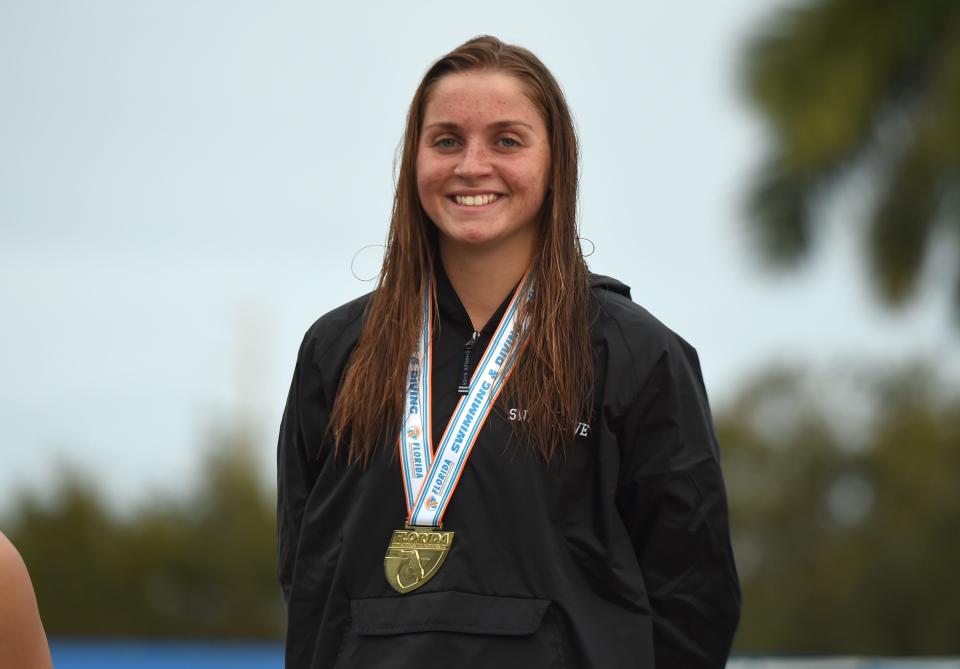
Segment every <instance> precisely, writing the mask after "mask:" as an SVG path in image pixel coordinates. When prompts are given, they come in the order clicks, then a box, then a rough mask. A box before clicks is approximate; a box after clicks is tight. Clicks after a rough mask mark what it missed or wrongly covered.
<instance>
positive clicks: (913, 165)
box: [740, 0, 960, 323]
mask: <svg viewBox="0 0 960 669" xmlns="http://www.w3.org/2000/svg"><path fill="white" fill-rule="evenodd" d="M740 75H741V81H742V86H743V89H744V93H745V94H746V96H747V98H748V99H749V101H750V102H751V103H752V104H753V106H754V108H755V109H757V110H758V111H759V112H760V113H761V115H762V117H763V119H764V120H765V121H766V122H767V126H768V130H769V139H770V141H769V148H768V156H767V159H766V161H765V162H764V165H763V168H762V170H761V172H760V174H759V176H758V178H757V180H756V183H755V184H754V186H753V188H752V194H751V197H750V207H749V209H750V220H751V223H752V225H753V231H754V232H755V233H756V234H755V238H756V241H757V242H758V248H759V249H760V250H761V252H762V255H763V256H764V257H765V258H767V259H768V260H769V261H771V263H772V264H774V265H780V266H789V265H792V264H796V263H798V262H799V261H801V260H802V259H804V258H806V257H807V256H808V254H809V252H810V250H811V248H812V247H813V242H814V239H815V233H816V231H817V227H818V223H819V221H820V220H821V219H822V218H823V216H822V214H821V212H820V211H819V207H820V205H821V204H822V203H823V202H824V201H825V196H826V195H829V194H830V193H831V192H833V191H835V190H836V189H837V187H840V186H844V185H846V181H847V179H848V177H849V176H850V175H851V173H854V172H857V171H859V172H863V171H866V172H867V173H868V174H869V181H870V183H871V185H872V190H873V195H872V197H871V198H870V199H871V200H872V209H871V211H870V213H869V215H868V219H869V220H868V221H867V224H866V231H865V234H864V251H865V254H866V257H867V260H868V262H869V266H870V269H871V275H872V279H873V285H874V286H875V287H876V289H877V292H878V294H879V295H880V296H881V297H882V298H884V300H885V301H886V302H887V303H889V304H891V305H894V306H899V305H902V304H905V303H906V302H908V301H909V299H910V298H911V297H913V295H914V290H915V288H916V285H917V279H918V277H919V275H920V272H921V270H922V269H923V268H924V266H925V263H928V262H929V261H930V258H931V253H930V252H931V249H932V247H933V246H934V245H938V246H940V247H942V248H945V249H947V252H946V253H945V255H947V256H949V258H950V260H951V261H952V265H953V272H954V278H953V281H954V306H955V313H956V315H957V317H958V323H960V262H958V261H960V2H957V1H956V0H911V1H910V2H904V1H903V0H813V1H810V2H803V3H797V4H795V5H792V6H791V7H789V8H788V9H785V10H781V11H780V12H778V13H777V14H775V15H774V16H773V17H772V18H771V20H770V21H769V24H768V25H766V26H764V27H763V29H761V30H760V31H759V32H758V33H757V35H756V36H754V37H753V38H752V39H751V40H750V41H749V43H748V44H747V46H746V48H745V49H744V52H743V62H742V66H741V72H740ZM849 224H851V225H857V226H859V225H860V224H861V221H856V220H852V221H849Z"/></svg>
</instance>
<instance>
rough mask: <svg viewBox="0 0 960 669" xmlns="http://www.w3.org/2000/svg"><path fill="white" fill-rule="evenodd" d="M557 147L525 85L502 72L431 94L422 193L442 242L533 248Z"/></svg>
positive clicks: (454, 78) (444, 82)
mask: <svg viewBox="0 0 960 669" xmlns="http://www.w3.org/2000/svg"><path fill="white" fill-rule="evenodd" d="M549 174H550V143H549V138H548V136H547V128H546V125H545V124H544V121H543V117H542V116H541V115H540V112H539V111H538V109H537V107H536V106H535V105H534V103H533V102H532V101H531V100H530V98H529V97H527V95H526V93H525V91H524V84H523V83H522V82H521V81H520V80H519V79H517V78H516V77H513V76H511V75H509V74H504V73H502V72H490V71H477V72H464V73H458V74H448V75H446V76H444V77H443V78H441V79H440V80H439V81H437V82H436V83H435V84H434V86H433V90H431V91H430V94H429V95H428V96H427V101H426V105H425V109H424V115H423V125H422V127H421V129H420V143H419V146H418V147H417V190H418V192H419V195H420V202H421V203H422V204H423V208H424V210H425V211H426V212H427V215H428V216H430V220H432V221H433V222H434V224H435V225H436V226H437V229H438V230H439V231H440V238H441V244H456V245H460V246H463V247H465V248H475V249H477V250H479V249H481V248H482V249H491V248H493V247H496V246H500V245H505V246H507V247H513V246H516V247H517V248H527V249H532V248H533V246H532V245H533V241H534V240H535V239H536V235H537V215H538V213H539V212H540V206H541V205H542V204H543V199H544V197H545V195H546V192H547V185H548V182H549Z"/></svg>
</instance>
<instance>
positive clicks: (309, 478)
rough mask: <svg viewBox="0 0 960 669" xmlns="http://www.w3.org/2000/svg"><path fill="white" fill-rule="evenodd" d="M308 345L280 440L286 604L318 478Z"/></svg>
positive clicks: (280, 553)
mask: <svg viewBox="0 0 960 669" xmlns="http://www.w3.org/2000/svg"><path fill="white" fill-rule="evenodd" d="M305 348H306V344H305V343H304V344H303V345H301V347H300V352H299V354H298V356H297V364H296V367H295V368H294V371H293V380H292V381H291V383H290V392H289V394H288V395H287V404H286V407H285V408H284V411H283V419H282V420H281V422H280V437H279V441H278V444H277V572H278V576H279V579H280V588H281V591H282V593H283V602H284V604H285V605H286V604H287V603H288V602H289V599H290V590H291V586H292V583H293V574H294V567H295V566H296V559H297V544H298V542H299V539H300V527H301V524H302V521H303V510H304V507H305V506H306V501H307V497H308V496H309V494H310V490H311V489H312V488H313V482H314V480H315V478H316V474H315V469H314V467H315V463H314V462H313V461H312V460H311V456H310V455H309V454H308V449H307V445H306V439H305V438H304V427H303V423H304V421H303V414H304V413H305V408H304V406H303V404H302V402H303V399H304V395H305V394H307V393H305V389H304V388H303V380H304V379H303V377H304V373H305V369H304V364H305V362H304V349H305ZM306 413H309V411H306Z"/></svg>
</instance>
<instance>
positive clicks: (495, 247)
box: [278, 37, 739, 669]
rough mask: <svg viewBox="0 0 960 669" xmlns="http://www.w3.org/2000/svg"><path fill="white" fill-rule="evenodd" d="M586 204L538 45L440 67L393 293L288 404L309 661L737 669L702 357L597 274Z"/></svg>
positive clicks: (404, 200)
mask: <svg viewBox="0 0 960 669" xmlns="http://www.w3.org/2000/svg"><path fill="white" fill-rule="evenodd" d="M576 202H577V138H576V134H575V133H574V130H573V123H572V120H571V115H570V112H569V110H568V109H567V105H566V102H565V100H564V96H563V93H562V91H561V89H560V87H559V85H558V84H557V82H556V80H555V79H554V77H553V75H552V74H551V73H550V72H549V70H547V68H546V67H545V66H544V65H543V63H541V62H540V60H539V59H537V58H536V56H534V55H533V54H532V53H530V52H529V51H527V50H525V49H522V48H520V47H517V46H512V45H508V44H504V43H502V42H500V41H499V40H497V39H496V38H493V37H479V38H476V39H474V40H471V41H469V42H467V43H465V44H463V45H461V46H460V47H458V48H457V49H455V50H454V51H452V52H451V53H449V54H447V55H446V56H444V57H443V58H441V59H440V60H438V61H437V62H436V63H434V64H433V66H431V68H430V69H429V70H428V71H427V73H426V75H425V76H424V78H423V80H422V81H421V83H420V86H419V87H418V89H417V91H416V92H415V94H414V97H413V101H412V103H411V105H410V111H409V114H408V117H407V126H406V131H405V136H404V144H403V155H402V159H401V164H400V172H399V177H398V180H397V190H396V195H395V200H394V207H393V216H392V220H391V225H390V234H389V240H388V244H387V250H386V253H385V257H384V263H383V268H382V271H381V273H380V279H379V283H378V285H377V288H376V290H375V291H374V292H373V293H371V294H370V295H365V296H363V297H361V298H359V299H358V300H355V301H354V302H351V303H349V304H346V305H344V306H342V307H339V308H338V309H335V310H333V311H332V312H330V313H328V314H326V315H325V316H323V317H322V318H320V319H319V320H318V321H317V322H316V323H314V325H313V326H312V327H311V328H310V329H309V330H308V332H307V334H306V336H305V337H304V340H303V344H302V345H301V348H300V353H299V356H298V359H297V365H296V368H295V371H294V377H293V382H292V384H291V388H290V395H289V397H288V400H287V406H286V410H285V412H284V417H283V422H282V425H281V429H280V440H279V447H278V469H279V471H278V474H279V477H278V480H279V486H278V526H279V575H280V582H281V586H282V589H283V595H284V599H285V602H286V604H287V610H288V634H287V642H286V663H287V667H288V668H289V669H307V668H318V667H334V668H341V669H346V668H354V667H358V668H359V667H363V668H364V669H380V668H381V667H382V668H386V667H397V666H417V667H421V668H423V669H428V668H433V667H448V666H458V667H466V668H468V669H472V668H480V667H484V668H485V667H492V666H498V667H504V668H508V667H524V668H525V669H538V668H547V667H557V668H559V667H567V668H579V667H584V668H591V667H597V668H603V669H609V668H612V667H634V668H645V667H646V668H652V667H654V664H655V665H656V667H657V669H664V668H667V669H670V668H673V667H676V668H678V669H679V668H683V669H697V668H700V667H702V668H707V667H711V668H712V667H717V668H719V667H722V666H723V665H724V663H725V661H726V657H727V653H728V652H729V649H730V643H731V639H732V636H733V632H734V629H735V627H736V624H737V620H738V615H739V586H738V583H737V576H736V571H735V568H734V565H733V558H732V554H731V550H730V542H729V530H728V527H727V511H726V499H725V494H724V489H723V480H722V478H721V475H720V467H719V451H718V446H717V443H716V437H715V435H714V431H713V426H712V424H711V419H710V411H709V407H708V405H707V401H706V396H705V392H704V388H703V382H702V379H701V377H700V368H699V363H698V361H697V356H696V352H695V351H694V349H693V348H692V347H691V346H690V345H689V344H687V343H686V342H685V341H684V340H683V339H681V338H680V337H678V336H677V335H675V334H674V333H673V332H671V331H670V330H669V329H667V328H666V327H665V326H663V325H662V324H661V323H660V322H659V321H657V320H656V319H655V318H653V317H652V316H651V315H650V314H649V313H648V312H646V311H645V310H644V309H642V308H641V307H639V306H637V305H636V304H634V303H633V302H632V301H631V300H630V298H629V289H628V288H627V287H626V286H624V285H623V284H621V283H619V282H617V281H615V280H613V279H609V278H607V277H601V276H596V275H591V274H590V273H589V272H588V270H587V267H586V263H585V262H584V259H583V254H582V253H581V250H580V246H579V238H578V236H577V215H576Z"/></svg>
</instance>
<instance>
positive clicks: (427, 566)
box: [383, 525, 453, 594]
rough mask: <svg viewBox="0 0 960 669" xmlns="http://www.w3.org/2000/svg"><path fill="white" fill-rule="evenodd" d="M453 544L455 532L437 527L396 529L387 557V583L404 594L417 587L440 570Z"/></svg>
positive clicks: (385, 568)
mask: <svg viewBox="0 0 960 669" xmlns="http://www.w3.org/2000/svg"><path fill="white" fill-rule="evenodd" d="M452 544H453V532H444V531H442V530H440V529H438V528H436V527H419V526H416V525H407V529H404V530H394V531H393V537H391V539H390V545H389V546H387V555H386V557H384V558H383V572H384V574H386V576H387V582H388V583H389V584H390V585H391V586H392V587H393V589H394V590H396V591H397V592H399V593H401V594H402V593H405V592H410V591H411V590H416V589H417V588H419V587H420V586H421V585H423V584H424V583H426V582H427V581H429V580H430V579H431V578H433V575H434V574H436V573H437V571H438V570H439V569H440V566H441V565H442V564H443V561H444V560H446V559H447V553H449V552H450V546H451V545H452Z"/></svg>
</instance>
